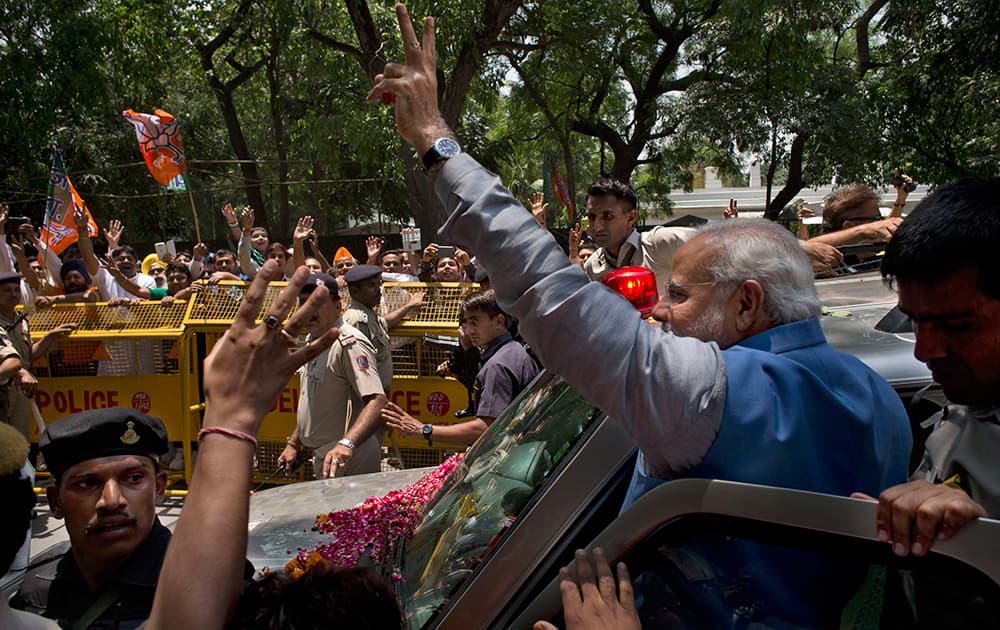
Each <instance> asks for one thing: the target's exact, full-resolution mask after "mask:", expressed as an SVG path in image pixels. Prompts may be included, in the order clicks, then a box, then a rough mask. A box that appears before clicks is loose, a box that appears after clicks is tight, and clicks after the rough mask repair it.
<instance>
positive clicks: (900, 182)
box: [889, 172, 917, 193]
mask: <svg viewBox="0 0 1000 630" xmlns="http://www.w3.org/2000/svg"><path fill="white" fill-rule="evenodd" d="M889 183H890V184H892V187H893V188H899V187H900V186H902V187H903V190H905V191H906V192H908V193H911V192H913V191H914V190H916V189H917V185H916V184H915V183H913V180H906V179H903V176H902V175H901V174H900V173H898V172H897V173H893V175H892V179H891V180H889Z"/></svg>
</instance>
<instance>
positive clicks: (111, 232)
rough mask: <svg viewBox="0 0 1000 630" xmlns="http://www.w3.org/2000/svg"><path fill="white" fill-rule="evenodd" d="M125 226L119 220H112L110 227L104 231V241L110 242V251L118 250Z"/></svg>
mask: <svg viewBox="0 0 1000 630" xmlns="http://www.w3.org/2000/svg"><path fill="white" fill-rule="evenodd" d="M124 231H125V226H124V225H123V224H122V222H121V221H119V220H118V219H112V220H111V222H110V223H108V227H107V228H106V229H105V230H104V240H106V241H107V242H108V249H116V248H117V247H118V243H120V242H121V238H122V232H124Z"/></svg>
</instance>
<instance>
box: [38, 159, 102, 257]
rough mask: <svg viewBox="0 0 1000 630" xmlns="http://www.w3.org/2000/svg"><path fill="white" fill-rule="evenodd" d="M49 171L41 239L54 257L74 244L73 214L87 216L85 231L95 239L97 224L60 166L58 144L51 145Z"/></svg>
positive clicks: (74, 224)
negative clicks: (77, 213)
mask: <svg viewBox="0 0 1000 630" xmlns="http://www.w3.org/2000/svg"><path fill="white" fill-rule="evenodd" d="M52 148H53V155H52V170H50V171H49V199H48V202H47V203H46V204H45V222H44V223H43V224H42V235H41V240H42V242H43V243H45V244H46V245H47V246H48V247H49V249H51V250H52V251H54V252H55V253H56V254H61V253H63V251H64V250H65V249H66V248H67V247H69V246H70V245H72V244H73V243H75V242H76V240H77V236H76V222H75V221H74V220H73V213H74V212H75V211H76V209H77V208H82V209H83V211H84V212H86V213H87V230H88V231H89V232H90V235H91V236H94V237H96V236H97V222H96V221H94V217H93V215H91V214H90V210H89V209H87V204H85V203H84V202H83V199H81V198H80V195H79V193H77V192H76V188H74V187H73V182H71V181H70V179H69V175H68V174H67V173H66V167H65V165H64V164H63V158H62V151H61V150H60V149H59V143H58V142H57V143H55V144H54V145H53V147H52Z"/></svg>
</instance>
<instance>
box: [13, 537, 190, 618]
mask: <svg viewBox="0 0 1000 630" xmlns="http://www.w3.org/2000/svg"><path fill="white" fill-rule="evenodd" d="M169 542H170V530H168V529H167V528H166V527H164V526H163V525H162V524H160V520H159V519H156V520H154V521H153V528H152V529H151V530H150V532H149V535H148V536H146V540H144V541H143V542H142V544H141V545H139V547H138V548H137V549H136V550H135V552H133V554H132V555H131V556H129V558H128V560H126V561H125V563H124V564H123V565H122V566H121V567H120V568H119V569H118V570H117V571H116V572H115V574H114V576H113V577H112V579H111V581H110V582H109V583H108V584H107V585H105V587H104V588H105V589H107V588H110V587H115V588H118V589H119V591H120V594H119V595H118V597H117V598H116V599H115V601H114V602H113V603H111V605H109V606H108V607H107V608H106V609H105V610H104V612H103V613H102V614H101V615H100V616H99V617H98V619H97V621H95V622H94V623H93V624H92V625H91V626H90V627H91V628H116V629H131V628H137V627H139V626H140V625H142V624H143V623H144V622H145V620H146V619H147V618H148V617H149V614H150V612H151V611H152V609H153V596H154V595H155V594H156V582H157V579H158V578H159V575H160V568H161V567H162V566H163V558H164V556H166V553H167V545H168V543H169ZM53 565H54V571H53ZM100 596H101V593H91V592H90V590H89V589H88V588H87V584H86V582H85V581H84V579H83V576H82V575H80V570H79V568H77V566H76V561H75V559H74V558H73V553H72V551H69V552H67V553H66V555H64V556H62V558H61V559H59V560H58V563H56V562H55V559H53V561H50V562H47V563H45V564H42V565H40V566H37V567H35V568H34V569H32V570H29V571H28V574H27V575H25V578H24V582H23V583H22V584H21V590H20V591H19V592H18V594H17V595H16V596H15V598H14V600H13V601H12V604H13V606H14V607H16V608H20V609H22V610H27V611H29V612H34V613H37V614H41V615H44V616H45V617H48V618H50V619H56V620H58V621H59V624H60V625H61V626H63V627H66V628H69V627H72V625H73V624H74V623H75V622H76V621H77V620H78V619H79V618H80V617H82V616H83V615H84V613H86V612H87V610H88V609H89V608H90V607H91V605H92V604H93V603H94V601H95V600H96V599H97V598H99V597H100Z"/></svg>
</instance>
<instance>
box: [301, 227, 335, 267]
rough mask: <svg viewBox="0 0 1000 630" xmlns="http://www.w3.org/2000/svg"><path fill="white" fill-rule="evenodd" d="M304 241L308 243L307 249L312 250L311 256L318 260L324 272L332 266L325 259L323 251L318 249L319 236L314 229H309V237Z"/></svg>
mask: <svg viewBox="0 0 1000 630" xmlns="http://www.w3.org/2000/svg"><path fill="white" fill-rule="evenodd" d="M306 243H308V244H309V249H310V251H312V255H313V257H314V258H315V259H316V260H318V261H319V264H320V266H321V267H322V268H323V271H324V272H325V271H326V270H327V269H329V268H330V267H332V266H333V265H331V264H330V261H329V260H327V259H326V256H324V255H323V252H321V251H320V250H319V237H318V236H317V235H316V230H309V238H307V239H306Z"/></svg>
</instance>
